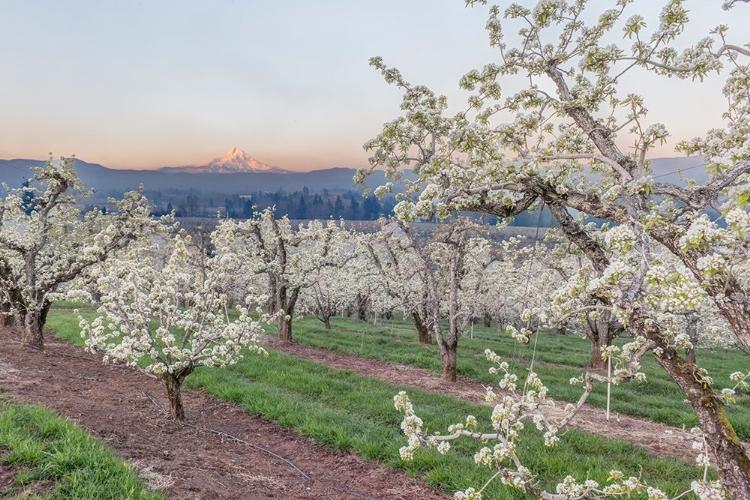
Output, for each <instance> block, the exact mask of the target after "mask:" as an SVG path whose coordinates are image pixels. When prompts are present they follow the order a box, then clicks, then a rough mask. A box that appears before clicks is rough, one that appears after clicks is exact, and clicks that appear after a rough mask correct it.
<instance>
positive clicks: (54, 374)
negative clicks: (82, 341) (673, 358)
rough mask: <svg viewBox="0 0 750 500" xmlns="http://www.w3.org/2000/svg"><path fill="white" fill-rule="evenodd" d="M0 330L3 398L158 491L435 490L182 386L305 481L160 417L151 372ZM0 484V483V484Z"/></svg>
mask: <svg viewBox="0 0 750 500" xmlns="http://www.w3.org/2000/svg"><path fill="white" fill-rule="evenodd" d="M0 339H1V341H2V345H3V348H2V351H3V356H2V357H0V386H2V388H3V389H4V390H5V391H6V392H7V393H8V394H10V395H11V397H13V398H14V399H15V400H16V401H19V402H34V403H40V404H43V405H45V406H48V407H50V408H52V409H53V410H55V411H57V412H59V413H61V414H63V415H66V416H68V417H70V418H72V419H73V420H74V421H76V422H77V423H79V424H80V425H82V426H83V427H85V428H86V429H88V430H90V431H91V432H92V433H93V434H94V435H96V436H98V437H100V438H102V439H103V440H104V441H105V443H107V444H108V445H109V446H111V447H112V448H113V449H114V450H115V451H116V452H117V453H118V454H120V455H121V456H123V457H124V458H126V460H128V461H129V462H130V463H133V464H134V465H135V466H136V467H137V468H138V469H139V470H140V472H141V475H142V476H143V477H144V478H146V480H147V481H148V482H149V483H150V484H151V485H152V486H153V487H155V488H157V489H160V490H161V491H163V492H164V493H166V494H167V495H169V496H170V497H175V498H237V497H241V498H334V499H336V498H356V497H357V495H363V496H365V497H369V498H444V497H443V496H442V495H441V494H439V493H436V492H434V491H433V490H430V489H429V488H428V487H427V486H426V485H425V484H424V483H420V482H418V481H415V480H412V479H409V478H407V477H406V476H405V475H404V474H403V473H400V472H397V471H395V470H393V469H389V468H386V467H383V466H380V465H377V464H375V463H374V462H370V461H365V460H362V459H360V458H358V457H356V456H354V455H352V454H349V453H343V452H336V451H332V450H331V449H329V448H326V447H323V446H320V445H317V444H315V443H314V442H312V441H311V440H309V439H307V438H304V437H301V436H300V435H299V434H297V433H295V432H293V431H289V430H286V429H282V428H281V427H279V426H277V425H275V424H272V423H269V422H268V421H266V420H264V419H260V418H256V417H251V416H248V415H246V414H245V413H244V412H243V411H242V409H241V408H239V407H238V406H236V405H234V404H229V403H224V402H218V401H217V400H215V399H214V398H213V397H211V396H209V395H207V394H206V393H204V392H202V391H190V392H189V393H188V394H186V397H185V403H186V406H187V408H186V410H187V414H188V420H190V421H191V422H193V423H195V424H198V425H200V426H203V427H207V428H212V429H218V430H222V431H224V432H227V433H229V434H232V435H234V436H237V437H239V438H241V439H244V440H246V441H248V442H250V443H252V444H253V445H255V446H260V447H262V448H265V449H267V450H269V451H271V452H273V453H275V454H277V455H280V456H283V457H286V458H288V459H290V460H291V461H293V462H294V464H296V465H297V466H298V467H299V468H300V469H302V470H303V471H305V472H306V473H307V474H308V475H309V476H310V477H311V478H312V480H308V479H306V478H304V477H303V476H302V475H300V473H299V472H297V471H295V470H294V469H293V468H292V467H291V466H290V465H289V464H287V463H285V462H283V461H281V460H279V459H278V458H275V457H273V456H270V455H268V454H267V453H265V452H263V451H260V450H258V449H253V448H251V447H249V446H247V445H245V444H240V443H237V442H234V441H231V440H227V439H226V438H221V437H219V436H216V435H212V434H209V433H205V432H199V431H196V430H194V429H191V428H186V427H182V426H180V425H178V424H176V423H175V422H173V421H172V420H171V419H169V418H166V417H165V416H164V415H163V413H162V412H161V411H160V409H159V407H157V406H156V405H154V404H153V403H152V402H151V401H150V400H149V398H148V397H147V395H146V394H152V395H153V396H154V398H155V399H156V400H158V401H160V402H161V403H162V404H165V399H166V398H165V396H164V389H163V385H162V383H161V382H160V381H158V380H155V379H153V378H152V377H149V376H147V375H145V374H143V373H139V372H136V371H134V370H130V369H127V368H124V367H122V366H112V365H110V366H104V365H101V363H100V358H99V357H98V356H94V355H90V354H87V353H84V352H83V351H81V350H80V349H79V348H75V347H73V346H71V345H69V344H67V343H66V342H60V341H58V340H57V339H54V338H53V337H52V336H51V335H50V336H48V339H49V342H48V344H47V350H46V352H40V351H36V350H33V349H29V348H27V347H23V346H22V345H21V344H20V343H19V342H17V339H13V338H11V335H10V334H9V333H8V332H1V333H0ZM264 343H265V344H266V345H267V346H268V347H269V348H272V349H273V350H278V351H283V352H285V353H287V354H291V355H293V356H295V357H298V358H303V359H308V360H311V361H314V362H316V363H321V364H323V365H327V366H330V367H333V368H336V369H344V370H350V371H352V372H356V373H360V374H363V375H366V376H369V377H373V378H377V379H381V380H386V381H388V382H391V383H393V384H397V385H401V386H404V387H406V388H408V387H416V388H422V389H425V390H428V391H434V392H439V393H442V394H446V395H449V396H452V397H455V398H459V399H464V400H467V401H472V402H478V401H480V400H481V398H482V394H483V392H484V390H483V387H482V384H481V383H480V382H478V381H472V380H468V379H461V380H459V383H458V384H456V385H454V386H450V387H446V385H445V384H444V383H443V381H442V379H441V377H440V375H439V373H435V372H432V371H429V370H424V369H419V368H414V367H410V366H405V365H402V364H398V363H392V362H385V361H380V360H374V359H367V358H362V357H359V356H354V355H351V354H345V353H341V352H334V351H331V350H329V349H323V348H319V347H313V346H309V345H301V344H291V345H290V344H286V345H285V344H280V343H278V342H276V341H274V340H273V339H271V338H270V337H269V338H266V339H264ZM434 355H435V356H436V355H437V353H434ZM61 394H65V397H60V395H61ZM394 411H395V410H394ZM575 424H576V425H577V426H578V427H580V428H582V429H585V430H587V431H589V432H592V433H595V434H599V435H604V436H607V437H617V438H620V439H624V440H628V441H631V442H633V443H635V444H638V445H639V446H641V447H642V448H644V449H646V450H648V451H649V452H651V453H653V454H655V455H658V456H675V457H678V458H681V459H683V460H685V461H687V462H692V461H693V459H694V451H693V450H691V441H690V439H689V438H688V437H687V434H686V433H684V432H683V430H682V429H678V428H669V427H667V426H665V425H662V424H658V423H655V422H652V421H649V420H644V419H637V418H633V417H628V416H624V415H617V414H613V415H612V418H611V419H610V420H609V421H607V420H606V419H605V414H604V411H603V410H601V409H597V408H593V407H588V406H587V407H585V408H584V411H583V414H581V415H580V417H579V418H578V419H577V420H576V421H575ZM666 431H670V432H671V434H669V433H667V432H666ZM3 487H4V485H3V484H0V491H2V490H3ZM342 490H345V491H342Z"/></svg>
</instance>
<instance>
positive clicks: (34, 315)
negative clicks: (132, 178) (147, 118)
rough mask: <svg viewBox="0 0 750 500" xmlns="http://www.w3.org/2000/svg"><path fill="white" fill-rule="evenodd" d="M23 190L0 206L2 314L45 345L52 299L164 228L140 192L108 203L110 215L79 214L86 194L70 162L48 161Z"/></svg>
mask: <svg viewBox="0 0 750 500" xmlns="http://www.w3.org/2000/svg"><path fill="white" fill-rule="evenodd" d="M33 171H34V175H33V176H32V178H31V179H30V180H29V182H27V183H26V184H25V185H24V186H23V187H21V188H16V189H10V188H8V187H7V186H4V188H5V191H6V194H5V197H4V198H3V199H2V200H0V270H1V271H2V277H1V278H0V295H1V297H2V298H1V299H0V302H2V304H3V305H2V312H3V313H4V314H5V315H6V317H10V318H11V322H12V323H13V324H15V325H17V326H21V325H22V328H23V335H22V337H23V341H24V342H26V343H28V344H30V345H33V346H35V347H39V348H42V347H44V337H43V332H42V327H43V326H44V323H45V321H46V317H47V312H48V311H49V307H50V305H51V304H52V294H54V293H55V292H57V291H58V290H59V289H60V287H61V286H62V285H64V284H65V283H68V282H70V281H71V280H73V279H74V278H76V277H77V276H78V275H79V274H81V273H82V272H83V271H84V270H86V269H87V268H89V267H91V266H93V265H95V264H97V263H99V262H102V261H103V260H105V259H106V258H107V257H108V256H109V255H110V254H111V253H112V252H114V251H116V250H117V249H120V248H122V247H125V246H127V245H128V244H129V243H130V242H131V241H133V240H135V239H138V238H148V237H150V235H151V234H153V233H154V232H159V231H161V229H162V224H161V222H160V221H159V220H156V219H152V218H151V217H149V203H148V200H146V198H144V197H143V195H141V194H140V193H138V192H130V193H126V194H125V196H124V198H123V199H122V200H110V203H112V204H114V205H115V209H114V210H110V211H108V212H107V213H106V214H104V213H102V211H100V210H92V211H89V212H87V213H85V214H83V213H82V212H81V208H80V206H79V202H80V201H81V200H82V199H83V198H85V197H86V196H88V193H87V192H85V191H84V188H83V185H82V184H81V181H80V180H79V179H78V176H77V174H76V171H75V168H74V164H73V161H72V160H71V159H66V158H63V159H61V161H59V162H54V161H52V159H50V160H49V161H48V162H47V165H46V166H45V167H43V168H35V169H33Z"/></svg>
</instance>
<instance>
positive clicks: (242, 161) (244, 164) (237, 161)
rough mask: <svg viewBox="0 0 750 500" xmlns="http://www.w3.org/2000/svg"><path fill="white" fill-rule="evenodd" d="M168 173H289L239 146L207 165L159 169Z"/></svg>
mask: <svg viewBox="0 0 750 500" xmlns="http://www.w3.org/2000/svg"><path fill="white" fill-rule="evenodd" d="M159 170H160V171H162V172H166V173H181V174H237V173H243V174H256V173H274V174H283V173H287V170H284V169H283V168H280V167H272V166H271V165H266V164H265V163H261V162H259V161H258V160H256V159H255V158H253V157H252V156H250V155H249V154H247V153H245V152H244V151H242V150H241V149H239V148H232V149H230V150H229V151H228V152H227V154H225V155H224V156H222V157H220V158H214V159H213V160H211V161H210V162H209V163H207V164H206V165H198V166H184V167H163V168H160V169H159Z"/></svg>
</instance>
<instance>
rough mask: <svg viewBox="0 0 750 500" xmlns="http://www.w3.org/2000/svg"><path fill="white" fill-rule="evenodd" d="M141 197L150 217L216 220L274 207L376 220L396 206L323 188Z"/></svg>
mask: <svg viewBox="0 0 750 500" xmlns="http://www.w3.org/2000/svg"><path fill="white" fill-rule="evenodd" d="M144 194H145V195H146V197H147V198H148V199H149V200H150V201H151V202H152V203H153V205H154V211H153V215H164V214H168V213H171V212H172V211H173V210H174V213H175V216H176V217H215V216H216V215H217V214H221V216H222V217H229V218H233V219H248V218H250V217H252V215H253V212H257V211H261V210H263V209H265V208H269V207H276V213H277V214H279V215H280V216H283V215H287V216H288V217H289V218H290V219H329V218H331V217H333V218H335V219H338V218H343V219H346V220H375V219H377V218H378V217H380V216H381V215H385V216H391V215H393V207H394V206H395V205H396V199H395V197H393V196H388V197H386V198H384V199H382V200H379V199H378V198H377V197H375V196H374V195H370V196H367V197H363V196H362V193H361V192H360V191H354V190H341V189H335V190H334V189H323V191H322V192H316V193H313V192H311V191H310V190H309V189H308V188H307V187H305V188H303V189H302V191H295V192H293V193H287V192H285V191H284V190H282V189H279V190H278V191H275V192H262V191H258V192H255V193H252V194H248V195H227V194H221V193H204V192H201V191H198V190H189V191H184V190H168V191H161V190H160V191H146V192H145V193H144Z"/></svg>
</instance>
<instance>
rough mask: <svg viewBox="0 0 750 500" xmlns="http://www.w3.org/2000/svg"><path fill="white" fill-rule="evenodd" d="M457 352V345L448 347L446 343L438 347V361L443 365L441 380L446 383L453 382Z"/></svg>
mask: <svg viewBox="0 0 750 500" xmlns="http://www.w3.org/2000/svg"><path fill="white" fill-rule="evenodd" d="M457 352H458V345H457V344H454V345H450V344H448V343H441V346H440V361H441V362H442V363H443V380H444V381H446V382H451V383H453V382H455V381H456V379H457V376H456V353H457Z"/></svg>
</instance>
